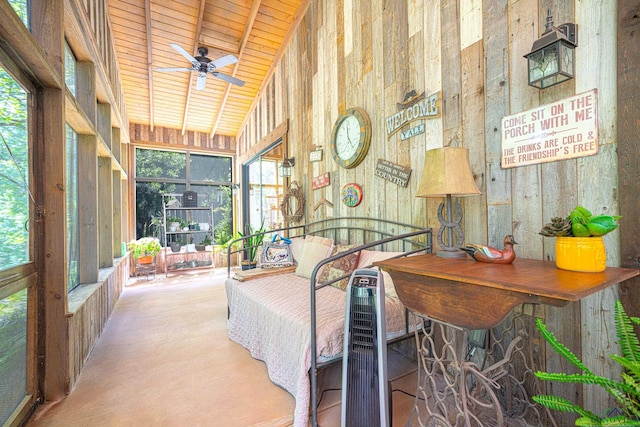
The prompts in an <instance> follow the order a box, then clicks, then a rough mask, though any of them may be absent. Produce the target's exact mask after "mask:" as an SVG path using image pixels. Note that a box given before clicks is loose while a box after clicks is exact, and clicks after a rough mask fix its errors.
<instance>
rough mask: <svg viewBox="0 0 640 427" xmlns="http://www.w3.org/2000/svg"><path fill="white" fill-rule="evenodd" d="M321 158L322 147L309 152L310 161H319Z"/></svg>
mask: <svg viewBox="0 0 640 427" xmlns="http://www.w3.org/2000/svg"><path fill="white" fill-rule="evenodd" d="M321 160H322V150H321V149H317V150H313V151H312V152H310V153H309V161H310V162H319V161H321Z"/></svg>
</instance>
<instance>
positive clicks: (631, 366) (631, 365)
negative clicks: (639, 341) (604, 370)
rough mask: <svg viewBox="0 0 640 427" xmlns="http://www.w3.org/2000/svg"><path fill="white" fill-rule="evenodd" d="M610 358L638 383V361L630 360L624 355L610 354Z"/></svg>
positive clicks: (639, 375) (639, 365) (639, 366)
mask: <svg viewBox="0 0 640 427" xmlns="http://www.w3.org/2000/svg"><path fill="white" fill-rule="evenodd" d="M611 360H613V361H615V362H618V363H619V364H620V365H622V367H623V368H624V369H625V372H626V374H627V375H628V376H629V377H631V378H633V380H634V382H636V383H640V363H635V362H631V361H629V360H627V359H625V358H624V357H620V356H618V355H615V354H614V355H612V356H611Z"/></svg>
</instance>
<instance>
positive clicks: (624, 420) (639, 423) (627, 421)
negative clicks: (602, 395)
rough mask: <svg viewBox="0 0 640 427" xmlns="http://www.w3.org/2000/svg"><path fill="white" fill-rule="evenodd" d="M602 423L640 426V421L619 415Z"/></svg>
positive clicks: (609, 425)
mask: <svg viewBox="0 0 640 427" xmlns="http://www.w3.org/2000/svg"><path fill="white" fill-rule="evenodd" d="M576 425H577V424H576ZM600 425H601V426H603V427H638V426H640V421H634V420H631V419H629V418H627V417H623V416H619V417H612V418H606V419H604V420H602V423H601V424H600Z"/></svg>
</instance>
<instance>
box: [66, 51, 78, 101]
mask: <svg viewBox="0 0 640 427" xmlns="http://www.w3.org/2000/svg"><path fill="white" fill-rule="evenodd" d="M64 82H65V84H66V85H67V88H68V89H69V91H70V92H71V93H72V94H73V96H74V97H76V98H77V90H76V57H75V55H74V54H73V51H72V50H71V48H70V47H69V45H68V44H67V43H66V42H65V44H64Z"/></svg>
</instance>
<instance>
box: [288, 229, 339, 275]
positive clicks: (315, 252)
mask: <svg viewBox="0 0 640 427" xmlns="http://www.w3.org/2000/svg"><path fill="white" fill-rule="evenodd" d="M332 248H333V240H332V239H328V238H326V237H319V236H307V237H305V239H304V247H303V248H302V255H301V256H300V259H298V260H297V261H298V267H297V268H296V276H300V277H305V278H307V279H311V274H312V273H313V269H314V268H315V266H316V264H318V263H319V262H320V261H322V260H323V259H325V258H326V257H328V256H329V254H330V253H331V249H332Z"/></svg>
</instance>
